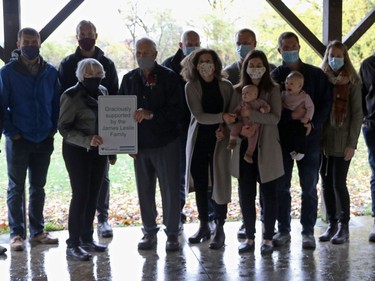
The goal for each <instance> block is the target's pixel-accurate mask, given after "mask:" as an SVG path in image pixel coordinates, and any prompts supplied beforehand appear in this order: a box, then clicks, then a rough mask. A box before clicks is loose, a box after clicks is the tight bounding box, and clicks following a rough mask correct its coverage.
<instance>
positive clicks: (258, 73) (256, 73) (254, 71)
mask: <svg viewBox="0 0 375 281" xmlns="http://www.w3.org/2000/svg"><path fill="white" fill-rule="evenodd" d="M265 72H266V68H265V67H264V66H262V67H248V68H247V69H246V73H247V74H249V76H250V78H251V79H254V80H257V79H260V78H262V77H263V74H264V73H265Z"/></svg>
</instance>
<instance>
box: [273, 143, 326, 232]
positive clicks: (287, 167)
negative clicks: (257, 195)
mask: <svg viewBox="0 0 375 281" xmlns="http://www.w3.org/2000/svg"><path fill="white" fill-rule="evenodd" d="M308 148H309V149H308V151H306V154H305V157H304V158H302V159H301V160H300V161H297V167H298V175H299V181H300V185H301V189H302V195H301V197H302V200H301V219H300V222H301V224H302V233H303V234H314V226H315V223H316V219H317V213H318V195H317V190H316V185H317V183H318V180H319V167H320V146H319V139H318V138H317V140H316V141H314V142H311V143H309V145H308ZM283 162H284V171H285V174H284V175H283V176H282V177H280V179H279V188H278V195H279V211H278V215H277V221H278V231H279V232H281V233H289V232H290V221H291V216H290V211H291V195H290V187H291V180H292V173H293V166H294V160H293V159H292V158H291V157H290V154H289V152H288V151H286V150H285V149H284V148H283Z"/></svg>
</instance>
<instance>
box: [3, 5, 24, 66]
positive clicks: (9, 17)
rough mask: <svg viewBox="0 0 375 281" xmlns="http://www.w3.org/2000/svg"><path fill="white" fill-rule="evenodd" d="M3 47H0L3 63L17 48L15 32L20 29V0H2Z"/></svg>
mask: <svg viewBox="0 0 375 281" xmlns="http://www.w3.org/2000/svg"><path fill="white" fill-rule="evenodd" d="M3 19H4V48H2V47H0V59H1V60H2V61H4V62H5V63H6V62H8V61H9V59H10V55H11V53H12V51H13V50H14V49H16V48H17V33H18V31H19V29H20V25H21V20H20V0H3Z"/></svg>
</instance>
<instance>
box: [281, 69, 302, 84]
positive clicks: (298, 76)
mask: <svg viewBox="0 0 375 281" xmlns="http://www.w3.org/2000/svg"><path fill="white" fill-rule="evenodd" d="M292 78H296V79H301V80H302V86H303V83H304V82H305V77H304V76H303V74H302V73H301V72H299V71H296V70H293V71H292V72H290V73H289V75H288V76H287V77H286V78H285V80H289V79H292Z"/></svg>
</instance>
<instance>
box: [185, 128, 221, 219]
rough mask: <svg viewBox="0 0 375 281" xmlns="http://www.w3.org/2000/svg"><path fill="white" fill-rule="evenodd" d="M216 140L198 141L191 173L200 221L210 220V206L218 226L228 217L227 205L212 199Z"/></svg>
mask: <svg viewBox="0 0 375 281" xmlns="http://www.w3.org/2000/svg"><path fill="white" fill-rule="evenodd" d="M215 145H216V138H215V137H209V138H207V137H203V138H201V139H199V135H198V138H197V140H196V143H195V147H194V151H193V156H192V160H191V166H190V172H191V176H192V178H193V181H194V188H195V200H196V204H197V208H198V213H199V219H200V220H201V221H202V222H208V221H209V220H210V218H209V213H210V204H211V206H212V208H213V210H214V213H215V220H216V221H217V223H218V224H224V221H225V219H226V216H227V209H228V206H227V204H217V203H216V202H215V201H213V200H212V199H211V195H212V192H211V188H212V186H213V153H214V150H215Z"/></svg>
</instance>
